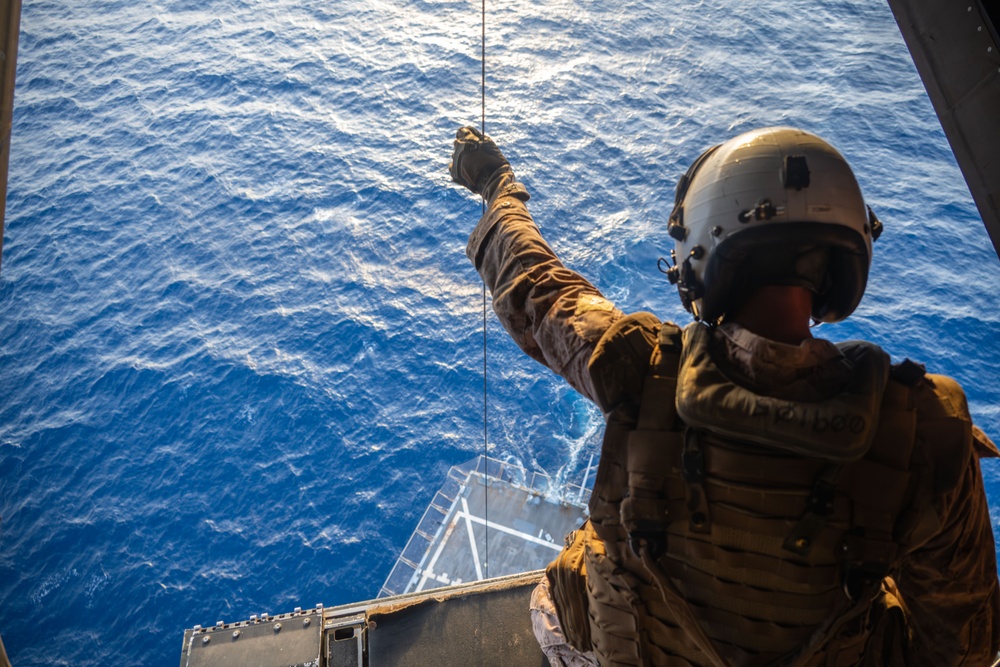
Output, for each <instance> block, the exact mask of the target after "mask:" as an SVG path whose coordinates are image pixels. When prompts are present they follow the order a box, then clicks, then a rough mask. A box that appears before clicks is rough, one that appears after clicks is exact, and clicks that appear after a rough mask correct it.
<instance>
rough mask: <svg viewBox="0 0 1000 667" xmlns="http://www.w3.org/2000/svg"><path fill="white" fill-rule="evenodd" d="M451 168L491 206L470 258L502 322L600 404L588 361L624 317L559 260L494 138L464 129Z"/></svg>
mask: <svg viewBox="0 0 1000 667" xmlns="http://www.w3.org/2000/svg"><path fill="white" fill-rule="evenodd" d="M450 171H451V175H452V180H454V181H455V182H456V183H458V184H460V185H462V186H464V187H466V188H468V189H469V190H471V191H472V192H475V193H477V194H481V195H482V196H483V198H484V199H485V200H486V201H487V208H486V213H485V214H484V215H483V217H482V218H481V219H480V220H479V224H478V225H476V228H475V229H474V230H473V232H472V235H471V237H470V238H469V245H468V247H467V249H466V254H467V255H468V256H469V259H470V260H472V262H473V264H475V266H476V270H477V271H479V275H480V276H482V278H483V281H484V282H485V283H486V286H487V287H488V288H489V290H490V291H491V293H492V295H493V310H494V311H495V312H496V314H497V317H499V318H500V322H501V323H503V326H504V328H505V329H506V330H507V332H508V333H510V335H511V337H512V338H513V339H514V341H515V342H516V343H517V344H518V345H519V346H520V347H521V349H522V350H524V351H525V352H527V353H528V354H529V355H530V356H531V357H532V358H534V359H536V360H537V361H539V362H541V363H543V364H545V365H546V366H548V367H549V368H551V369H552V370H553V371H555V372H556V373H558V374H559V375H561V376H562V377H564V378H566V380H567V381H568V382H569V383H570V385H572V386H573V388H574V389H576V390H577V391H579V392H580V393H581V394H583V395H584V396H586V397H587V398H589V399H591V400H596V399H595V392H594V387H593V385H592V382H591V379H590V376H589V373H588V371H587V362H588V361H589V360H590V356H591V353H593V351H594V347H595V346H596V345H597V341H598V340H600V338H601V336H602V335H603V334H604V332H605V331H607V329H608V328H609V327H610V326H611V325H612V324H614V323H615V322H616V321H618V320H619V319H621V317H622V316H623V313H622V312H621V311H620V310H618V309H617V308H615V307H614V305H613V304H612V303H611V302H610V301H608V300H607V299H605V298H604V296H603V295H602V294H601V292H600V291H599V290H598V289H597V288H596V287H594V286H593V285H591V284H590V283H589V282H588V281H587V280H586V279H585V278H584V277H583V276H581V275H580V274H578V273H576V272H575V271H571V270H570V269H567V268H566V267H565V266H563V264H562V262H560V261H559V259H558V258H557V257H556V255H555V253H554V252H553V251H552V249H551V248H550V247H549V245H548V244H547V243H546V242H545V240H544V239H543V238H542V235H541V233H540V232H539V230H538V227H537V226H536V225H535V222H534V220H532V217H531V214H530V213H528V208H527V206H526V205H525V202H527V201H528V199H529V195H528V191H527V189H526V188H525V187H524V186H523V185H522V184H521V183H518V182H517V181H516V179H515V178H514V172H513V170H512V169H511V167H510V164H509V163H508V162H507V160H506V158H504V157H503V154H502V153H501V152H500V149H499V148H497V145H496V143H494V142H493V140H492V139H490V138H489V137H486V136H484V135H482V134H481V133H479V132H478V131H476V130H475V129H473V128H471V127H463V128H461V129H459V130H458V133H457V135H456V138H455V150H454V155H453V159H452V163H451V166H450Z"/></svg>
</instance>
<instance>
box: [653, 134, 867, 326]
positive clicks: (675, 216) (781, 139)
mask: <svg viewBox="0 0 1000 667" xmlns="http://www.w3.org/2000/svg"><path fill="white" fill-rule="evenodd" d="M668 231H669V233H670V236H671V237H673V238H674V240H675V242H676V246H675V249H674V251H672V253H671V254H672V255H673V259H674V261H673V266H669V267H667V268H664V269H663V270H664V271H665V272H666V273H667V276H668V277H669V278H670V282H672V283H674V284H676V285H677V289H678V291H679V293H680V297H681V302H682V303H683V304H684V307H685V308H687V310H688V311H690V312H691V313H692V314H693V315H694V316H695V319H698V320H702V321H705V322H709V323H714V322H719V321H721V320H722V319H724V317H725V315H726V314H727V313H729V314H732V312H733V311H734V310H735V309H736V308H737V307H738V306H739V304H740V303H741V301H742V299H744V298H746V297H747V296H749V295H750V294H751V293H752V292H753V290H754V289H756V288H757V287H760V286H763V285H800V286H803V287H806V288H808V289H809V290H810V291H812V293H813V310H812V316H813V319H814V320H816V321H817V322H837V321H840V320H842V319H844V318H845V317H847V316H848V315H850V314H851V313H852V312H853V311H854V309H855V308H856V307H857V305H858V303H859V302H860V301H861V297H862V296H863V295H864V292H865V286H866V284H867V281H868V269H869V267H870V266H871V258H872V242H873V241H874V240H875V239H876V238H878V236H879V234H880V233H881V231H882V223H881V222H879V220H878V218H876V217H875V214H874V213H873V212H872V210H871V209H870V208H869V207H868V206H867V205H866V204H865V201H864V199H863V198H862V196H861V188H860V187H859V186H858V182H857V180H856V179H855V178H854V173H853V172H852V171H851V168H850V166H848V164H847V161H846V160H845V159H844V157H843V156H842V155H841V154H840V153H839V152H837V150H836V149H835V148H834V147H833V146H831V145H830V144H828V143H827V142H826V141H824V140H823V139H821V138H819V137H818V136H816V135H814V134H811V133H809V132H805V131H803V130H797V129H793V128H790V127H769V128H764V129H760V130H754V131H752V132H747V133H745V134H741V135H739V136H737V137H734V138H733V139H730V140H729V141H727V142H725V143H723V144H720V145H718V146H714V147H712V148H710V149H708V150H707V151H705V152H704V153H702V154H701V156H699V157H698V159H697V160H695V162H694V163H693V164H692V165H691V167H690V168H689V169H688V172H687V173H686V174H685V175H684V176H682V177H681V180H680V181H679V182H678V184H677V192H676V195H675V198H674V208H673V212H672V213H671V214H670V220H669V224H668ZM661 268H663V267H661Z"/></svg>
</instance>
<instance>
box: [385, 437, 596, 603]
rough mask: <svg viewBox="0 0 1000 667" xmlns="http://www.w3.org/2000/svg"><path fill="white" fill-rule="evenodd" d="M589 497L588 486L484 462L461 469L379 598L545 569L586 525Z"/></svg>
mask: <svg viewBox="0 0 1000 667" xmlns="http://www.w3.org/2000/svg"><path fill="white" fill-rule="evenodd" d="M554 486H555V487H556V488H553V487H554ZM588 499H589V491H588V490H587V489H585V488H583V487H581V486H577V485H563V486H561V487H560V486H558V485H554V484H553V483H552V481H551V479H550V478H549V477H548V476H546V475H542V474H540V473H529V472H528V471H526V470H524V469H523V468H521V467H519V466H513V465H510V464H507V463H503V462H501V461H497V460H495V459H487V458H486V457H483V456H480V457H478V458H477V459H474V460H472V461H469V462H468V463H466V464H464V465H461V466H455V467H453V468H451V470H449V472H448V477H447V480H446V483H445V485H444V487H443V488H442V489H441V490H440V491H439V492H438V493H437V494H436V495H435V497H434V500H433V501H432V502H431V504H430V506H429V507H428V509H427V512H426V513H425V514H424V516H423V518H422V519H421V520H420V523H419V525H418V526H417V529H416V531H414V533H413V537H411V539H410V541H409V543H407V545H406V547H405V548H404V549H403V553H402V555H401V556H400V558H399V560H398V561H397V563H396V566H395V567H394V568H393V570H392V572H391V573H390V574H389V577H388V578H387V579H386V582H385V584H384V585H383V586H382V590H381V591H380V593H379V597H383V596H386V595H399V594H402V593H411V592H419V591H424V590H430V589H433V588H438V587H441V586H450V585H453V584H461V583H465V582H469V581H482V580H483V579H487V578H490V577H502V576H506V575H510V574H516V573H519V572H528V571H531V570H537V569H539V568H543V567H545V566H546V565H547V564H548V563H549V561H551V560H552V559H553V558H554V557H555V556H556V554H557V553H559V550H560V549H561V548H562V546H563V538H564V536H565V535H566V533H568V532H569V531H571V530H573V529H575V528H577V527H578V526H580V525H581V524H582V523H583V521H584V520H585V518H586V505H585V503H586V502H587V500H588Z"/></svg>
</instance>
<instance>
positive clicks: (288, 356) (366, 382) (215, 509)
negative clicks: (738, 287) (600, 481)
mask: <svg viewBox="0 0 1000 667" xmlns="http://www.w3.org/2000/svg"><path fill="white" fill-rule="evenodd" d="M479 6H480V5H479V3H473V2H460V1H453V0H427V1H411V2H397V3H390V2H383V1H376V0H341V1H340V2H333V3H331V2H314V1H311V0H306V1H305V2H287V1H285V0H276V1H274V2H268V3H263V2H251V1H250V0H244V1H239V0H231V1H218V2H210V3H208V4H207V5H206V4H205V3H203V2H197V3H196V2H191V1H190V0H187V1H177V2H170V1H165V2H154V3H152V4H149V3H129V2H123V1H104V2H102V1H101V0H77V1H75V2H72V3H65V2H56V1H55V0H37V1H36V0H25V4H24V10H23V17H22V32H21V43H20V55H19V63H18V73H17V91H16V107H15V117H14V128H13V139H12V141H13V144H12V152H11V164H10V188H9V193H8V208H7V214H8V219H7V227H6V232H5V247H4V257H3V273H2V276H0V312H2V316H0V340H2V346H0V396H3V400H2V402H0V515H2V517H3V518H2V524H0V633H2V634H3V637H4V641H5V643H6V644H7V647H8V650H9V652H10V654H11V657H12V659H13V661H14V663H15V664H16V665H17V666H18V667H27V666H29V665H108V664H143V665H174V664H176V663H177V661H178V658H179V653H180V648H181V635H182V631H183V629H184V628H185V627H190V626H191V625H193V624H195V623H201V624H211V623H214V622H215V621H216V620H219V619H224V620H227V621H231V620H238V619H240V618H246V617H248V616H249V615H250V614H255V613H261V612H271V613H279V612H282V611H289V610H291V609H292V608H293V607H295V606H311V605H313V604H315V603H317V602H323V603H325V604H326V605H328V606H329V605H335V604H341V603H346V602H349V601H353V600H358V599H368V598H371V597H374V596H375V595H376V593H377V592H378V589H379V586H380V585H381V583H382V581H383V580H384V578H385V577H386V575H387V574H388V572H389V570H390V568H391V566H392V564H393V562H394V560H395V558H396V556H397V555H398V553H399V551H400V550H401V548H402V547H403V545H404V544H405V542H406V540H407V538H408V537H409V535H410V532H411V531H412V529H413V527H414V526H415V524H416V522H417V520H418V519H419V517H420V515H421V513H422V512H423V510H424V508H425V506H426V504H427V503H428V502H429V500H430V499H431V497H432V495H433V493H434V491H435V490H436V489H437V487H438V486H439V485H440V484H441V482H442V480H443V478H444V474H445V472H446V471H447V469H448V467H449V466H450V465H453V464H455V463H459V462H462V461H465V460H468V459H470V458H472V457H473V456H475V455H476V454H477V453H478V452H479V451H481V449H482V446H483V444H482V431H483V428H482V412H483V410H482V393H483V382H482V368H483V358H482V354H483V352H482V346H483V344H482V310H481V308H482V300H481V299H482V297H481V292H480V289H481V288H480V283H479V282H478V278H477V276H476V274H475V272H474V271H473V270H472V268H471V266H470V265H469V263H468V262H467V260H466V259H465V256H464V246H465V240H466V237H467V234H468V232H469V231H470V230H471V228H472V226H473V224H474V222H475V220H476V218H477V216H478V213H479V206H480V205H479V202H478V201H477V200H476V199H475V198H474V197H473V196H471V195H468V194H465V193H464V192H463V191H461V190H459V189H458V188H456V187H454V186H451V185H450V184H449V180H448V175H447V172H446V168H445V167H446V164H447V162H448V157H449V155H450V143H451V137H452V135H453V132H454V130H455V128H456V127H457V126H458V125H460V124H464V123H467V122H476V123H478V122H480V121H481V119H480V118H479V109H480V107H479V100H480V98H479V95H480V88H479V85H480V60H479V53H480V41H479V35H480V14H479ZM487 27H488V38H487V70H488V71H487V118H486V125H487V130H488V131H489V132H490V133H491V134H493V135H494V136H495V137H496V138H497V139H498V140H499V142H500V143H501V145H502V146H503V147H504V149H505V150H506V152H507V154H508V156H509V157H510V158H511V160H512V162H513V163H514V165H515V168H516V169H517V171H518V174H519V175H520V176H521V177H522V179H523V180H524V182H525V183H526V184H527V185H528V187H529V188H530V189H531V192H532V194H533V199H532V203H531V205H532V210H533V212H534V213H535V215H536V218H537V220H538V221H539V223H540V225H541V226H542V228H543V230H544V232H545V234H546V236H547V237H548V239H549V240H550V241H551V243H552V244H553V245H554V247H555V248H556V249H557V250H558V252H560V254H561V255H562V257H563V259H564V260H565V261H566V262H567V263H568V264H570V265H571V266H573V267H575V268H577V269H578V270H580V271H582V272H583V273H584V274H585V275H587V276H588V277H590V278H591V279H592V280H593V281H594V282H595V283H596V284H597V285H598V286H599V287H600V288H601V289H603V290H604V291H605V293H606V294H607V295H608V296H609V297H610V298H611V299H613V300H614V301H615V302H616V303H617V304H618V305H619V306H620V307H622V308H623V309H625V310H640V309H644V310H653V311H655V312H657V313H660V314H661V315H662V316H664V317H667V318H671V319H675V320H677V321H680V322H687V321H688V317H687V315H686V314H685V313H684V312H683V311H682V309H681V308H680V306H679V303H678V301H677V298H676V296H675V294H674V293H673V291H672V289H671V288H670V286H669V285H667V283H666V281H665V280H664V279H663V277H662V275H661V274H659V273H658V272H657V270H656V259H657V257H659V256H661V255H663V254H665V253H666V252H667V249H668V248H669V244H668V239H667V237H666V234H665V217H666V213H667V212H668V211H669V207H670V204H671V201H672V196H673V187H674V183H675V182H676V178H677V176H678V175H679V174H680V173H681V172H683V170H684V169H685V168H686V166H687V165H688V164H689V163H690V161H691V160H692V159H693V158H694V157H695V156H696V155H698V153H699V152H700V151H701V150H702V149H704V148H705V147H707V146H708V145H711V144H713V143H716V142H718V141H720V140H722V139H724V138H726V137H729V136H732V135H733V134H736V133H738V132H740V131H743V130H746V129H750V128H753V127H757V126H760V125H770V124H793V125H799V126H802V127H804V128H807V129H810V130H812V131H815V132H818V133H820V134H822V135H824V136H826V137H827V138H828V139H829V140H830V141H832V142H833V143H834V144H835V145H836V146H838V147H839V148H840V149H841V151H842V152H844V153H845V154H846V155H847V156H848V158H849V159H850V160H851V162H852V164H853V165H854V166H855V168H856V171H857V173H858V175H859V178H860V180H861V183H862V187H863V189H864V192H865V194H866V197H867V198H868V199H869V201H870V203H871V204H872V206H873V207H874V208H875V209H876V211H878V213H879V215H880V217H881V218H882V219H883V221H884V222H885V225H886V232H885V235H884V236H883V238H882V240H881V241H880V242H879V243H878V245H877V250H876V259H875V265H874V268H873V270H872V276H871V280H870V289H869V292H868V295H867V297H866V299H865V301H864V302H863V303H862V306H861V308H860V309H859V311H858V312H857V314H856V315H855V316H854V317H853V318H851V319H850V320H849V321H848V322H846V323H844V324H841V325H837V326H830V327H824V328H823V329H822V334H823V335H825V336H828V337H830V338H833V339H838V340H839V339H847V338H855V337H860V338H867V339H870V340H873V341H875V342H877V343H880V344H882V345H883V346H884V347H885V348H886V349H887V350H889V351H890V352H891V353H892V354H893V356H894V357H895V358H896V359H901V358H903V357H911V358H913V359H917V360H921V361H924V362H927V363H928V364H929V365H930V367H931V368H932V369H933V370H935V371H937V372H942V373H946V374H950V375H953V376H955V377H956V378H958V379H959V380H960V381H961V382H962V384H963V385H965V387H966V388H967V390H968V395H969V399H970V406H971V409H972V412H973V415H974V416H975V419H976V420H977V421H978V423H979V424H980V425H981V426H983V427H984V428H985V429H986V431H987V432H989V433H991V434H992V435H993V436H994V437H996V436H1000V408H998V404H997V393H996V392H997V390H996V388H997V387H1000V365H998V364H997V363H996V352H997V349H998V345H997V343H998V341H1000V338H998V336H1000V334H998V333H997V332H998V330H1000V308H998V306H1000V303H998V296H997V292H998V289H997V276H998V261H997V256H996V254H995V253H994V251H993V250H992V248H991V246H990V243H989V240H988V238H987V236H986V234H985V232H984V230H983V228H982V225H981V223H980V222H979V220H978V218H977V214H976V211H975V207H974V206H973V204H972V202H971V198H970V196H969V193H968V190H967V189H966V186H965V184H964V182H963V180H962V178H961V175H960V173H959V171H958V168H957V166H956V164H955V162H954V158H953V157H952V154H951V152H950V150H949V148H948V145H947V142H946V140H945V138H944V135H943V133H942V131H941V128H940V125H939V123H938V121H937V120H936V118H935V116H934V114H933V111H932V109H931V106H930V103H929V101H928V100H927V97H926V95H925V92H924V89H923V87H922V85H921V83H920V81H919V79H918V77H917V74H916V72H915V70H914V68H913V65H912V63H911V61H910V58H909V56H908V54H907V51H906V49H905V46H904V45H903V42H902V39H901V38H900V35H899V32H898V29H897V27H896V25H895V23H894V21H893V18H892V16H891V15H890V13H889V10H888V8H887V7H886V6H885V5H884V3H871V2H867V1H864V0H839V1H831V2H824V3H815V2H811V1H808V0H794V1H791V2H789V1H784V2H755V3H743V2H726V3H723V2H720V1H718V0H705V1H702V2H691V3H669V4H664V3H652V2H606V1H597V2H587V3H570V2H565V1H561V0H535V1H532V2H527V1H526V0H523V1H522V0H515V1H513V2H505V3H492V2H491V3H489V4H488V6H487ZM488 349H489V352H488V377H489V419H488V424H489V433H490V453H491V454H492V455H494V456H497V457H501V458H508V459H510V460H514V461H518V462H521V463H523V464H524V465H526V466H528V467H530V468H537V469H541V470H545V471H547V472H549V473H550V474H552V475H555V476H557V477H559V478H561V479H567V478H571V479H574V480H575V479H577V478H578V477H579V476H580V475H581V474H582V472H583V469H584V467H585V466H586V462H587V459H588V457H589V455H590V454H592V453H595V452H596V451H597V449H598V445H599V434H600V424H601V416H600V414H599V413H598V412H597V411H596V410H595V409H594V408H592V407H591V406H589V405H588V404H587V403H586V402H585V401H584V400H583V399H581V398H580V397H579V396H578V395H577V394H575V393H574V392H573V391H572V390H570V389H569V388H567V386H566V385H565V384H563V383H562V382H561V381H559V380H557V379H555V378H554V377H553V376H551V374H550V373H548V372H547V371H546V370H545V369H543V368H541V367H540V366H538V365H536V364H534V362H531V361H530V360H528V359H527V358H526V357H524V356H523V355H521V354H520V353H519V352H518V351H517V350H516V349H515V348H514V347H513V346H512V344H511V343H510V342H509V341H508V340H507V339H506V338H505V335H504V333H503V332H502V330H501V329H500V327H499V325H498V324H497V323H496V321H495V320H494V319H492V317H491V319H490V320H489V325H488ZM986 476H987V480H988V486H989V489H990V493H991V495H992V497H993V498H994V499H996V500H998V501H1000V496H998V492H1000V491H998V478H997V468H996V466H994V465H992V464H990V465H988V466H987V468H986ZM995 516H996V515H995Z"/></svg>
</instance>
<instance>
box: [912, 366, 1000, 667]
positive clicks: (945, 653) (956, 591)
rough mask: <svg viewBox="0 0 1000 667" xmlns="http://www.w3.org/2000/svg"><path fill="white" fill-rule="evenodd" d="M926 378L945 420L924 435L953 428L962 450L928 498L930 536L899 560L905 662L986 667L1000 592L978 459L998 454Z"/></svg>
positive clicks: (960, 406)
mask: <svg viewBox="0 0 1000 667" xmlns="http://www.w3.org/2000/svg"><path fill="white" fill-rule="evenodd" d="M929 378H931V379H932V383H933V384H934V385H935V391H936V393H937V394H938V399H939V400H940V401H941V403H942V404H944V406H945V414H939V415H936V416H935V418H934V419H931V420H928V421H930V422H933V423H934V424H935V428H934V429H931V430H930V431H927V433H928V434H930V433H936V434H938V435H943V434H944V433H945V432H946V431H945V430H942V429H941V428H940V425H941V424H943V423H946V422H950V423H952V424H955V425H959V424H960V427H959V428H960V431H959V432H958V433H961V435H958V433H956V435H957V436H958V437H957V438H955V440H961V441H962V442H963V444H962V446H961V447H958V446H954V447H950V450H951V453H952V455H954V456H960V457H961V460H964V461H965V465H964V466H963V467H962V468H961V472H960V473H959V475H958V479H957V480H956V483H954V484H950V483H949V484H948V485H947V486H948V488H947V489H946V490H944V491H943V492H939V493H935V494H934V498H933V506H934V510H935V514H936V515H937V517H938V521H937V525H936V530H934V531H933V532H931V533H929V535H930V536H929V539H927V540H926V541H923V542H922V543H921V544H920V545H919V546H918V547H917V548H915V549H914V550H913V551H912V552H911V553H910V554H909V555H908V556H907V557H906V559H905V560H904V562H903V566H902V569H901V571H900V573H899V582H898V583H899V588H900V591H901V593H902V595H903V599H904V600H905V605H906V608H907V612H908V618H909V622H910V628H911V632H912V646H911V653H910V655H911V658H912V661H913V664H914V665H928V666H930V665H934V666H935V667H942V666H944V665H991V664H993V661H994V659H995V658H996V655H997V651H998V649H1000V592H998V584H997V559H996V549H995V546H994V540H993V530H992V522H991V519H990V511H989V507H988V506H987V502H986V492H985V490H984V488H983V478H982V474H981V471H980V466H979V460H980V459H981V458H984V457H993V456H996V455H997V450H996V446H995V445H993V443H992V442H991V441H990V439H989V438H988V437H987V436H986V434H984V433H983V432H982V431H981V430H979V429H978V428H976V427H974V426H972V423H971V418H970V417H969V416H968V408H967V406H966V405H965V396H964V393H962V390H961V388H960V387H959V386H958V384H957V383H955V382H954V381H953V380H950V379H948V378H943V377H941V376H929ZM918 432H919V422H918ZM928 444H929V445H930V447H931V448H934V447H935V445H934V444H930V443H928ZM942 449H943V448H942ZM939 455H940V453H939ZM938 485H939V484H938ZM938 490H939V489H938ZM939 491H940V490H939Z"/></svg>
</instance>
